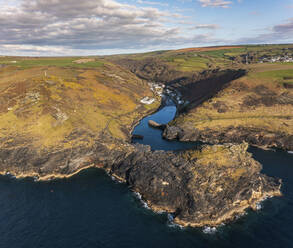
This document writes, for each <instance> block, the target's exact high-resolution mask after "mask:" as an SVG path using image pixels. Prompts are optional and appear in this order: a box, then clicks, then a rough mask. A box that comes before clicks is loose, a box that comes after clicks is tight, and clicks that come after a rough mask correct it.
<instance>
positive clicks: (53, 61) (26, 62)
mask: <svg viewBox="0 0 293 248" xmlns="http://www.w3.org/2000/svg"><path fill="white" fill-rule="evenodd" d="M2 59H3V58H2ZM78 59H79V58H69V57H62V58H20V57H13V58H9V59H8V60H7V59H3V60H0V63H1V64H6V65H14V66H17V67H19V68H21V69H28V68H34V67H39V66H40V67H41V66H56V67H73V68H96V67H100V66H103V64H104V63H103V62H102V61H100V60H98V59H96V60H95V61H90V62H87V63H80V64H78V63H75V62H74V61H76V60H78ZM13 61H14V62H15V63H12V62H13Z"/></svg>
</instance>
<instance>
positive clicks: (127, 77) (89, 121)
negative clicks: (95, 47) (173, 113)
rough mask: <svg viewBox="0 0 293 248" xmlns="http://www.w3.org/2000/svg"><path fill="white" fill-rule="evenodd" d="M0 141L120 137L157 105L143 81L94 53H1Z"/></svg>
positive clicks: (54, 142)
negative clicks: (31, 55)
mask: <svg viewBox="0 0 293 248" xmlns="http://www.w3.org/2000/svg"><path fill="white" fill-rule="evenodd" d="M0 64H2V67H1V68H0V120H1V122H0V145H1V146H2V147H4V146H5V147H9V146H15V145H16V141H17V140H18V139H20V138H22V140H26V142H28V143H30V144H32V145H34V146H35V147H37V148H46V149H50V148H57V147H58V149H59V148H60V149H63V148H70V147H74V146H81V145H82V146H91V145H93V143H94V140H96V139H103V137H104V136H105V137H106V136H111V137H114V138H117V139H121V140H126V139H128V138H129V133H130V130H131V128H132V126H133V123H134V122H135V121H137V120H138V119H140V118H141V117H142V116H143V115H145V114H146V113H147V112H148V111H151V110H154V109H156V108H157V107H158V106H159V99H158V98H157V101H156V102H155V103H154V104H152V105H150V106H149V105H143V104H141V103H140V100H141V99H142V98H143V97H145V96H150V97H154V94H153V92H152V91H151V90H150V88H149V86H148V84H147V83H146V82H143V81H142V80H140V79H138V78H137V77H136V76H135V75H133V74H131V73H130V72H128V71H127V70H125V69H123V68H121V67H119V66H116V65H114V64H112V63H109V62H107V61H103V60H100V59H96V58H20V57H1V58H0ZM3 65H4V66H3Z"/></svg>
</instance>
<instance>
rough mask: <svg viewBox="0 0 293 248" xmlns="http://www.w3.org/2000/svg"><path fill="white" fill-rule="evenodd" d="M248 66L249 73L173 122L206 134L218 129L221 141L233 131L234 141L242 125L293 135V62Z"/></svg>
mask: <svg viewBox="0 0 293 248" xmlns="http://www.w3.org/2000/svg"><path fill="white" fill-rule="evenodd" d="M246 69H247V71H248V73H247V75H246V76H244V77H242V78H239V79H237V80H235V81H233V82H231V83H230V85H229V86H228V87H227V88H225V89H224V90H222V91H220V92H219V93H218V94H217V95H216V96H215V97H213V98H212V99H210V100H209V101H206V102H204V103H203V104H201V105H200V106H198V107H196V108H194V109H192V110H190V111H189V112H188V113H186V114H184V115H181V116H179V117H178V118H176V119H175V120H174V121H173V122H172V123H171V124H172V125H176V126H179V127H181V128H182V129H189V128H191V127H192V128H194V129H197V130H199V131H200V132H202V133H203V135H206V134H208V133H211V132H215V133H217V135H219V140H221V135H222V136H223V135H224V136H227V135H228V133H230V134H231V141H232V140H233V135H234V137H237V135H240V134H238V133H237V132H238V131H237V128H239V127H241V128H244V129H245V128H246V129H247V130H249V129H254V130H258V135H259V136H263V135H264V136H267V134H268V133H271V134H274V133H281V134H282V135H283V136H284V137H286V136H288V138H289V136H290V135H293V87H291V86H290V85H293V65H291V64H278V63H276V64H251V65H248V66H247V67H246ZM233 130H234V134H233ZM238 130H239V129H238ZM276 142H278V141H276Z"/></svg>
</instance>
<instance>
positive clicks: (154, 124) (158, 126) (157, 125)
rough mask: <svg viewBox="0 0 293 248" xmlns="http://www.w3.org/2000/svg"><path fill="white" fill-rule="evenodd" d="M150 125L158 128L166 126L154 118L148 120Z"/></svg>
mask: <svg viewBox="0 0 293 248" xmlns="http://www.w3.org/2000/svg"><path fill="white" fill-rule="evenodd" d="M148 124H149V126H151V127H154V128H158V129H162V130H164V129H165V128H166V125H165V124H159V123H157V122H155V121H153V120H149V121H148Z"/></svg>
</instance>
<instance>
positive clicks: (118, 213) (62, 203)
mask: <svg viewBox="0 0 293 248" xmlns="http://www.w3.org/2000/svg"><path fill="white" fill-rule="evenodd" d="M171 110H172V111H171ZM175 111H176V109H174V108H173V107H172V106H167V107H165V108H162V109H161V110H160V112H159V113H156V114H154V115H153V116H152V117H151V118H152V119H154V120H157V121H158V122H162V123H163V122H168V121H169V120H170V119H172V118H173V116H174V114H175ZM161 113H162V114H161ZM171 116H172V118H171ZM147 118H149V117H147ZM155 118H156V119H155ZM147 120H148V119H144V120H143V121H142V122H141V124H140V125H139V126H138V127H137V128H136V129H135V133H136V132H137V133H139V134H143V135H145V140H144V141H143V142H146V143H147V142H149V143H147V144H150V145H152V148H153V149H158V148H160V149H161V148H164V149H165V150H168V149H184V148H186V147H188V145H187V144H183V146H182V143H180V142H172V143H170V144H169V143H168V142H167V141H164V140H161V138H160V135H161V132H160V131H159V130H156V129H151V128H149V127H148V126H147V125H146V121H147ZM164 144H165V145H164ZM166 147H167V148H166ZM250 152H252V153H253V155H254V157H255V159H257V160H258V161H260V162H261V163H262V164H263V168H264V169H263V172H264V173H266V174H268V175H270V176H276V177H280V178H282V179H283V183H284V186H283V188H282V191H283V193H284V196H283V197H276V198H272V199H268V200H266V201H265V202H263V203H262V209H261V210H260V211H257V212H253V211H248V213H247V215H245V216H243V217H241V218H239V219H238V220H237V221H235V222H233V223H230V224H226V225H224V226H222V227H219V228H218V229H217V231H216V232H214V233H212V234H211V233H210V234H206V233H204V232H203V230H204V229H202V228H185V229H180V228H179V227H176V226H175V227H174V226H172V225H170V223H169V221H168V217H167V215H166V214H155V213H153V212H152V211H150V210H148V209H145V208H144V207H143V205H142V203H141V202H140V201H139V200H138V199H137V198H136V196H135V195H134V194H133V193H132V192H130V191H129V189H128V188H127V186H126V185H125V184H119V183H117V182H114V181H112V180H111V178H110V177H109V176H107V175H106V174H105V173H104V172H103V171H102V170H99V169H90V170H86V171H83V172H81V173H80V174H78V175H76V176H74V177H72V178H70V179H64V180H55V181H50V182H34V181H33V180H31V179H24V180H16V179H12V178H9V177H4V176H3V177H0V248H6V247H7V248H8V247H12V248H19V247H25V248H34V247H44V248H59V247H63V248H67V247H68V248H82V247H103V248H108V247H109V248H116V247H117V248H118V247H119V248H120V247H121V248H123V247H127V248H139V247H142V248H147V247H150V248H154V247H163V248H164V247H166V248H175V247H184V248H205V247H212V248H214V247H215V248H216V247H217V248H221V247H231V248H232V247H233V248H234V247H240V248H242V247H243V248H244V247H245V248H247V247H249V248H254V247H272V248H273V247H276V248H283V247H284V248H290V247H293V155H291V154H288V153H286V152H272V151H263V150H260V149H256V148H250Z"/></svg>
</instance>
